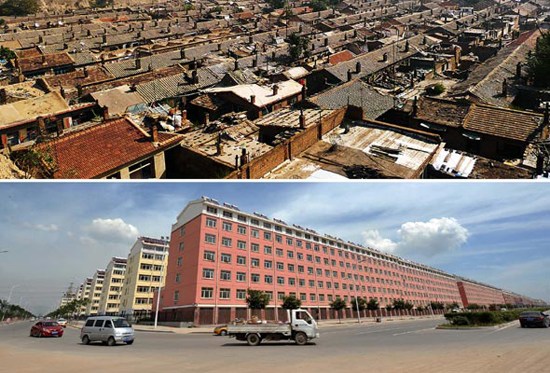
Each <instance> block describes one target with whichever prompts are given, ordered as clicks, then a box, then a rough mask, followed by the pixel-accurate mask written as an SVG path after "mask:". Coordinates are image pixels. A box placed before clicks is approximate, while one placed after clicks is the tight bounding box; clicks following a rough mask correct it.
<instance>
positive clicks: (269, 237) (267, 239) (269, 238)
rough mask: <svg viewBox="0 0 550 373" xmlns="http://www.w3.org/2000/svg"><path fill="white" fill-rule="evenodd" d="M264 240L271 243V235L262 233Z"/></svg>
mask: <svg viewBox="0 0 550 373" xmlns="http://www.w3.org/2000/svg"><path fill="white" fill-rule="evenodd" d="M264 240H266V241H271V233H269V232H264Z"/></svg>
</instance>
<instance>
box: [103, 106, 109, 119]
mask: <svg viewBox="0 0 550 373" xmlns="http://www.w3.org/2000/svg"><path fill="white" fill-rule="evenodd" d="M102 109H103V120H107V119H109V108H108V107H107V106H103V108H102Z"/></svg>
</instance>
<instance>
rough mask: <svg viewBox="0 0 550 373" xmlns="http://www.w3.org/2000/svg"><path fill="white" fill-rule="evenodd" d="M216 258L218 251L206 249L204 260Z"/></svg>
mask: <svg viewBox="0 0 550 373" xmlns="http://www.w3.org/2000/svg"><path fill="white" fill-rule="evenodd" d="M215 258H216V253H214V252H213V251H205V252H204V260H208V261H212V262H213V261H214V260H215Z"/></svg>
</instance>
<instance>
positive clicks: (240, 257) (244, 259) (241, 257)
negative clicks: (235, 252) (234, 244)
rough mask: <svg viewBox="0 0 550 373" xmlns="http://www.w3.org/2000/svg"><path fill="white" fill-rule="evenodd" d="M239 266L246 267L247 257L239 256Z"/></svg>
mask: <svg viewBox="0 0 550 373" xmlns="http://www.w3.org/2000/svg"><path fill="white" fill-rule="evenodd" d="M237 264H240V265H246V257H245V256H240V255H239V256H237Z"/></svg>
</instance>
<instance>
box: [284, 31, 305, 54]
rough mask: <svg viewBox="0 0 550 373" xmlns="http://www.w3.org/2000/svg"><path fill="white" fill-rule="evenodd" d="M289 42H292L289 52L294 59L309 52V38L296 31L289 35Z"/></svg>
mask: <svg viewBox="0 0 550 373" xmlns="http://www.w3.org/2000/svg"><path fill="white" fill-rule="evenodd" d="M288 44H290V47H289V53H290V58H291V59H292V61H296V60H298V59H299V58H300V57H302V55H306V54H307V46H308V45H309V40H308V38H306V37H304V36H300V35H299V34H298V33H296V32H294V33H292V34H290V36H289V37H288Z"/></svg>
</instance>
